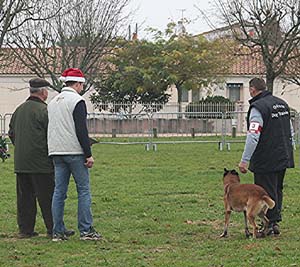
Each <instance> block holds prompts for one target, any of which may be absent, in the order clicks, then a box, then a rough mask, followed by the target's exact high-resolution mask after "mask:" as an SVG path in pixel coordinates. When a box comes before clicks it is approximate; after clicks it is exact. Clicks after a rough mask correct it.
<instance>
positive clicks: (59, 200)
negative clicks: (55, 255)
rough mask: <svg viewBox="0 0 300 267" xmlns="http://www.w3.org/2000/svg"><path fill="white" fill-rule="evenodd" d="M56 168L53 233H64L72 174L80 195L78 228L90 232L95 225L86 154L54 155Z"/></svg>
mask: <svg viewBox="0 0 300 267" xmlns="http://www.w3.org/2000/svg"><path fill="white" fill-rule="evenodd" d="M53 163H54V168H55V189H54V194H53V199H52V215H53V233H54V234H62V233H64V232H65V230H66V228H65V225H64V207H65V199H66V198H67V191H68V186H69V181H70V176H71V174H72V175H73V177H74V180H75V183H76V189H77V195H78V229H79V231H80V233H82V232H88V231H89V229H90V227H91V226H92V225H93V216H92V212H91V193H90V176H89V169H88V168H87V167H86V166H85V165H84V163H85V157H84V155H63V156H53Z"/></svg>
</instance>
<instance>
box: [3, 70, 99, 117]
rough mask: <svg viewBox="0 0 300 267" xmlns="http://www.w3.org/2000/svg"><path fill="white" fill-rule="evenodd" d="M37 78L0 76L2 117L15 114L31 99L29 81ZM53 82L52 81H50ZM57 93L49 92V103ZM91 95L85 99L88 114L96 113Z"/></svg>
mask: <svg viewBox="0 0 300 267" xmlns="http://www.w3.org/2000/svg"><path fill="white" fill-rule="evenodd" d="M34 77H35V76H25V75H22V76H21V75H19V76H15V75H14V76H11V75H10V76H8V75H7V76H4V75H1V76H0V115H2V116H3V115H4V114H6V113H13V112H14V110H15V109H16V107H17V106H19V105H20V104H21V103H23V102H24V101H25V100H26V99H27V98H28V97H29V87H28V81H29V80H30V79H32V78H34ZM50 82H51V81H50ZM56 94H57V92H55V91H53V90H49V96H48V100H47V102H49V101H50V100H51V99H52V98H53V97H54V96H55V95H56ZM89 95H90V93H86V94H85V95H84V98H85V100H86V103H87V109H88V112H94V108H93V106H92V104H91V102H90V101H89Z"/></svg>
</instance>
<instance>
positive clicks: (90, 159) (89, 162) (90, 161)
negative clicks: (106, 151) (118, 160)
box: [84, 157, 94, 168]
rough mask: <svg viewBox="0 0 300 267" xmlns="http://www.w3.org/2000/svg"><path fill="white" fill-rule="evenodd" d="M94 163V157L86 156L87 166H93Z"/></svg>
mask: <svg viewBox="0 0 300 267" xmlns="http://www.w3.org/2000/svg"><path fill="white" fill-rule="evenodd" d="M93 164H94V159H93V157H89V158H86V161H85V163H84V165H85V166H87V167H88V168H92V167H93Z"/></svg>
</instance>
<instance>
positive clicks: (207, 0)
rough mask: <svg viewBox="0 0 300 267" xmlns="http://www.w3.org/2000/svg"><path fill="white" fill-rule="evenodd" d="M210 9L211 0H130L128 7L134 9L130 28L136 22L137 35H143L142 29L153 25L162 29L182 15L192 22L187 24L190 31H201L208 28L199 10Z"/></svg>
mask: <svg viewBox="0 0 300 267" xmlns="http://www.w3.org/2000/svg"><path fill="white" fill-rule="evenodd" d="M195 5H196V6H197V7H199V8H201V9H202V10H209V9H211V7H212V5H211V0H131V2H130V5H129V7H130V9H131V10H133V9H136V11H135V12H134V13H135V15H134V18H132V23H133V25H132V28H134V25H135V23H138V28H139V29H141V30H140V31H139V35H142V37H144V36H145V34H146V33H145V32H144V31H143V29H145V28H147V27H154V28H158V29H160V30H164V29H165V28H166V25H167V24H168V23H169V22H171V21H174V22H177V21H178V20H179V19H180V18H181V17H182V16H183V17H185V18H188V19H189V20H191V21H192V22H191V23H190V25H188V26H187V30H188V32H190V33H201V32H204V31H207V30H210V27H209V26H208V25H207V23H206V22H205V20H204V19H203V18H202V16H201V14H200V12H199V10H198V9H197V8H196V7H195Z"/></svg>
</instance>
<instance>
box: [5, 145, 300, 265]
mask: <svg viewBox="0 0 300 267" xmlns="http://www.w3.org/2000/svg"><path fill="white" fill-rule="evenodd" d="M242 150H243V144H233V145H231V151H218V148H217V144H175V145H174V144H168V145H163V144H159V145H158V150H157V151H145V149H144V146H142V145H130V146H129V145H127V146H126V145H123V146H122V145H103V144H102V145H94V146H93V152H94V157H95V160H96V164H95V166H94V168H93V169H92V170H91V184H92V197H93V204H92V209H93V214H94V226H95V228H96V229H97V230H98V231H99V232H101V233H102V235H103V236H104V238H105V239H104V240H103V241H101V242H94V241H92V242H89V241H80V240H79V234H78V232H77V234H76V235H75V236H73V237H72V238H71V239H70V240H69V241H66V242H63V243H54V242H52V241H51V240H49V239H47V238H46V236H45V229H44V226H43V223H42V219H41V215H40V214H39V215H38V218H37V225H36V231H38V232H39V233H40V236H39V237H36V238H32V239H27V240H24V239H22V240H20V239H17V238H16V233H17V224H16V196H15V177H14V174H13V159H12V158H11V159H9V160H7V161H6V162H5V163H1V162H0V175H1V190H0V196H1V199H0V204H1V205H0V266H21V267H32V266H43V267H44V266H47V267H48V266H70V267H71V266H72V267H74V266H75V267H77V266H117V267H132V266H168V267H169V266H170V267H171V266H172V267H173V266H178V267H179V266H180V267H186V266H205V267H206V266H210V267H221V266H225V267H234V266H239V267H240V266H247V267H249V266H250V267H252V266H255V267H256V266H257V267H258V266H259V267H268V266H274V267H275V266H276V267H281V266H300V253H299V248H300V234H299V221H300V220H299V219H300V205H299V199H300V197H299V192H300V183H299V177H300V171H299V167H297V168H295V169H291V170H289V171H288V172H287V175H286V179H285V188H284V207H283V208H284V210H283V222H282V223H281V229H282V234H281V235H280V236H279V237H267V238H265V239H257V240H253V239H252V238H250V239H246V238H245V236H244V229H243V227H244V226H243V215H242V213H233V214H232V217H231V224H230V228H229V237H228V238H225V239H220V238H219V235H220V234H221V232H222V230H223V217H224V211H223V202H222V201H223V200H222V198H223V186H222V174H223V168H224V167H227V168H236V166H237V164H238V162H239V159H240V156H241V154H242ZM11 152H13V149H11ZM298 153H299V151H296V153H295V154H296V156H297V154H298ZM296 165H297V166H298V165H299V163H298V157H296ZM241 179H242V182H243V183H252V181H253V179H252V175H251V173H248V174H246V175H242V176H241ZM76 210H77V199H76V193H75V185H74V182H73V181H72V182H71V184H70V188H69V194H68V199H67V201H66V210H65V223H66V225H67V227H68V228H73V229H76V226H77V211H76Z"/></svg>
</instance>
